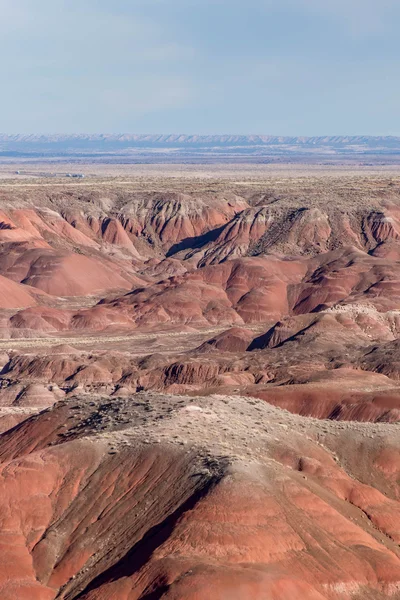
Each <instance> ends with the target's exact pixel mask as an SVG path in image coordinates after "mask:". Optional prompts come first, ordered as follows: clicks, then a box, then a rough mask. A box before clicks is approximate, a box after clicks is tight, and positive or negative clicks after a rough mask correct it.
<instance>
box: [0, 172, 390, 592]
mask: <svg viewBox="0 0 400 600" xmlns="http://www.w3.org/2000/svg"><path fill="white" fill-rule="evenodd" d="M399 332H400V178H398V177H393V176H390V175H384V174H382V175H380V176H376V175H375V176H372V175H368V174H357V175H355V174H351V173H350V172H346V173H344V174H343V176H342V177H335V176H333V175H332V174H328V175H321V176H319V177H311V176H307V174H303V175H301V176H298V177H293V176H292V177H286V176H285V175H284V173H283V172H282V175H281V176H279V177H272V176H271V177H270V178H269V179H266V180H264V181H263V180H262V179H260V178H259V179H254V180H245V181H235V179H234V177H232V178H231V179H230V180H218V179H217V178H216V179H211V178H208V179H201V178H197V179H189V178H182V179H176V180H175V179H173V178H171V179H163V178H161V177H160V178H154V179H152V180H148V181H144V180H140V179H138V180H136V181H131V182H130V181H127V180H118V179H117V180H115V181H107V180H105V181H101V182H100V181H97V180H95V179H94V180H91V179H90V178H87V179H85V181H84V182H76V183H73V184H71V185H64V184H61V183H60V182H58V183H57V184H54V185H53V184H52V183H49V182H47V183H43V184H42V183H34V184H32V183H31V184H30V185H26V186H25V185H24V184H23V183H20V182H19V183H18V185H14V184H9V185H7V186H0V432H1V433H0V515H1V516H0V519H1V528H0V537H1V540H0V545H1V558H0V598H1V600H16V599H18V600H56V599H60V600H61V599H64V600H78V599H79V600H156V599H161V598H163V599H165V600H206V599H207V600H209V599H210V598H212V599H213V600H228V599H229V600H233V599H234V600H248V599H250V598H252V599H253V598H254V599H255V600H257V599H260V600H261V599H263V600H265V599H268V600H350V599H351V600H384V599H389V598H390V599H392V600H396V599H400V552H399V544H400V533H399V532H400V517H399V515H400V505H399V498H400V488H399V481H400V436H399V432H398V427H399V421H400V383H399V379H400V342H399Z"/></svg>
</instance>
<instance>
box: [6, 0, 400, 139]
mask: <svg viewBox="0 0 400 600" xmlns="http://www.w3.org/2000/svg"><path fill="white" fill-rule="evenodd" d="M0 18H1V20H0V24H1V35H0V53H1V56H2V60H1V64H0V76H1V81H2V86H1V91H0V131H1V132H5V133H14V132H20V133H38V132H44V133H53V132H62V133H73V132H88V133H95V132H109V133H116V132H135V133H200V134H208V133H241V134H246V133H262V134H276V135H325V134H326V135H334V134H349V135H352V134H369V135H400V116H399V114H400V36H399V34H398V30H399V25H400V0H213V1H209V0H0Z"/></svg>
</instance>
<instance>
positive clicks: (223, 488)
mask: <svg viewBox="0 0 400 600" xmlns="http://www.w3.org/2000/svg"><path fill="white" fill-rule="evenodd" d="M0 460H1V474H0V489H1V494H0V504H1V521H2V523H1V525H2V526H1V541H0V543H1V546H2V553H1V561H0V567H1V568H0V589H1V592H0V593H1V597H2V598H4V600H11V599H14V598H18V599H19V600H25V599H27V600H28V599H29V600H31V599H32V598H35V599H36V598H37V599H40V600H42V599H49V600H52V599H55V598H60V599H61V598H65V599H69V600H72V599H74V598H82V599H83V598H85V599H96V600H111V599H118V600H125V599H126V600H128V599H129V600H132V599H135V598H136V599H139V598H141V599H148V598H166V599H167V598H168V599H169V598H174V599H180V600H183V599H185V600H188V599H193V600H195V599H204V600H206V599H208V598H215V599H221V600H224V599H228V598H240V599H242V598H243V599H248V598H260V600H261V598H263V599H264V598H271V599H274V600H296V599H299V600H300V599H302V600H323V599H325V600H339V599H340V600H344V599H350V598H356V599H359V600H361V599H362V600H367V599H371V600H372V599H375V600H378V599H383V598H389V597H390V598H399V597H400V592H399V588H400V552H399V546H398V544H399V541H400V533H399V527H400V521H399V514H400V513H399V509H400V507H399V498H400V489H399V470H400V438H399V436H398V432H397V426H395V425H389V424H387V423H385V424H379V425H371V424H364V425H361V424H359V425H357V424H340V423H335V422H330V423H329V422H325V421H316V420H312V419H309V418H302V417H297V416H294V415H290V413H287V412H285V411H281V410H279V409H275V408H272V407H269V406H268V404H266V403H265V402H262V401H260V400H250V399H248V398H241V397H235V396H212V397H207V398H204V397H197V398H187V397H184V396H164V395H157V394H156V395H148V394H139V395H137V396H135V397H131V398H129V399H114V400H110V399H109V398H103V397H99V396H88V397H80V398H79V397H78V398H71V399H70V400H68V401H61V402H59V403H58V404H57V405H56V406H55V407H54V408H53V409H50V410H47V411H44V412H42V413H41V414H40V415H34V416H32V417H30V418H28V419H27V420H25V421H24V422H23V423H21V424H20V425H18V426H17V427H16V428H15V429H13V430H11V431H10V432H8V433H5V434H3V435H2V437H1V438H0Z"/></svg>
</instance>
